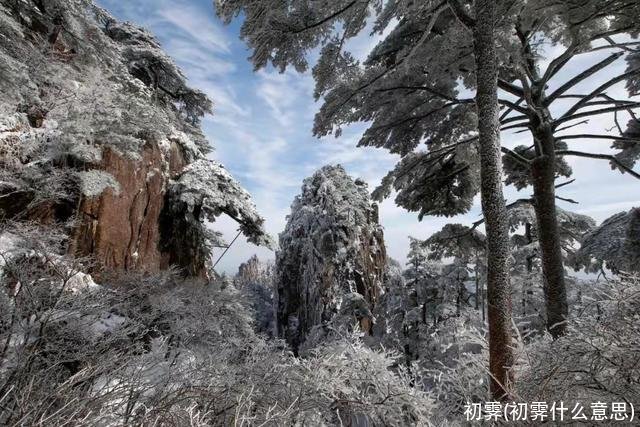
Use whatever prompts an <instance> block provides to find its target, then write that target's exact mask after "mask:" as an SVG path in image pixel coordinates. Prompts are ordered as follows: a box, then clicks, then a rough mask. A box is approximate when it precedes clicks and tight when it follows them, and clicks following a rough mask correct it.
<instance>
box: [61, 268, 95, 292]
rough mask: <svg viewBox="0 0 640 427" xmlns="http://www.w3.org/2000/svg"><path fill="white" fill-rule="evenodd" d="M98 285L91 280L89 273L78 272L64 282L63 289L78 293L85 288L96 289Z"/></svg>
mask: <svg viewBox="0 0 640 427" xmlns="http://www.w3.org/2000/svg"><path fill="white" fill-rule="evenodd" d="M99 287H100V285H98V284H97V283H96V282H94V281H93V277H91V275H90V274H86V273H83V272H78V273H76V274H74V275H73V276H72V277H71V278H70V279H69V280H68V281H67V283H66V286H65V290H66V291H68V292H71V293H74V294H75V293H80V292H84V291H86V290H92V289H98V288H99Z"/></svg>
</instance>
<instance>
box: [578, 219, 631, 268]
mask: <svg viewBox="0 0 640 427" xmlns="http://www.w3.org/2000/svg"><path fill="white" fill-rule="evenodd" d="M639 260H640V209H638V208H633V209H631V210H630V211H628V212H620V213H617V214H615V215H613V216H612V217H610V218H607V219H606V220H604V221H603V223H602V224H600V225H599V226H598V227H596V228H595V229H594V230H592V231H590V232H589V233H587V234H586V235H585V236H584V237H583V238H582V240H581V247H580V249H579V250H578V252H577V253H576V255H575V267H576V268H583V267H584V268H585V269H586V270H587V271H592V272H599V271H601V270H602V268H603V267H606V268H608V269H610V270H612V271H614V272H619V271H627V272H632V271H638V269H639V268H640V267H639V266H640V264H639V263H638V261H639Z"/></svg>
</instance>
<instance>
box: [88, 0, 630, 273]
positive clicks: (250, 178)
mask: <svg viewBox="0 0 640 427" xmlns="http://www.w3.org/2000/svg"><path fill="white" fill-rule="evenodd" d="M98 2H99V4H100V5H102V6H103V7H105V8H106V9H108V10H109V11H110V12H111V13H112V14H114V15H115V16H116V17H117V18H119V19H121V20H128V21H132V22H135V23H136V24H139V25H141V26H144V27H147V28H149V29H150V30H151V31H152V32H153V33H154V34H155V35H156V36H157V37H158V39H159V40H160V42H161V43H162V45H163V47H164V49H165V50H166V51H167V52H168V53H169V54H170V55H171V56H172V57H173V58H174V59H175V61H176V62H177V63H178V64H179V65H180V66H181V68H182V69H183V71H184V72H185V74H186V75H187V77H188V78H189V82H190V85H191V86H193V87H196V88H198V89H200V90H203V91H204V92H206V93H207V94H208V95H209V97H210V98H211V99H212V100H213V102H214V115H213V116H211V117H207V118H206V119H205V120H204V123H203V128H204V131H205V133H206V134H207V136H208V137H209V140H210V142H211V144H212V145H213V147H214V148H215V151H214V153H213V154H212V157H213V158H215V159H216V160H218V161H220V162H222V163H223V164H224V165H225V166H226V167H227V169H228V170H229V171H230V172H231V173H232V174H233V175H234V176H235V177H236V178H237V179H238V180H239V181H240V182H241V183H242V184H243V185H244V187H245V188H246V189H247V190H248V191H249V192H250V193H251V194H252V196H253V198H254V201H255V203H256V205H257V207H258V210H259V211H260V212H261V214H262V215H263V216H264V217H265V218H266V221H267V223H266V225H267V229H268V231H269V232H270V233H272V235H274V236H277V234H278V233H279V232H280V231H282V230H283V229H284V225H285V221H286V218H285V217H286V215H287V214H288V213H289V207H290V205H291V202H292V201H293V198H294V197H295V195H296V194H298V193H299V191H300V186H301V184H302V180H303V179H304V178H305V177H308V176H310V175H311V174H312V173H313V172H314V171H315V170H317V169H318V168H320V167H322V166H323V165H325V164H336V163H340V164H342V165H343V166H344V167H345V168H346V169H347V171H348V172H349V173H350V174H351V175H353V176H354V177H360V178H363V179H364V180H365V181H367V182H368V183H369V186H370V189H371V190H373V188H375V186H377V185H378V183H379V182H380V179H381V178H382V177H383V176H384V175H385V174H386V173H387V172H388V171H389V170H390V169H391V168H392V167H393V165H394V164H395V162H396V160H397V158H396V157H395V156H393V155H391V154H389V153H388V152H386V151H384V150H380V149H375V148H356V143H357V141H358V139H359V136H360V134H361V133H362V131H363V130H364V129H365V126H364V125H357V126H353V127H351V128H349V129H347V130H345V132H344V133H343V135H342V136H341V137H340V138H339V139H335V138H333V137H329V138H323V139H320V140H319V139H317V138H314V137H313V136H312V134H311V129H312V126H313V117H314V114H315V112H316V111H317V110H318V108H319V107H320V104H319V103H315V102H314V99H313V80H312V78H311V76H310V75H309V74H298V73H296V72H294V71H287V72H286V73H284V74H279V73H278V72H276V71H274V70H272V69H268V70H264V71H259V72H254V71H253V67H252V65H251V64H250V63H249V61H248V60H247V57H248V56H249V55H250V52H249V51H248V49H247V47H246V46H245V45H244V43H243V42H242V41H240V40H239V38H238V34H239V24H238V22H234V23H233V24H231V25H229V26H224V25H223V24H222V22H220V21H219V20H218V19H217V18H216V16H215V13H214V9H213V6H212V3H213V2H212V1H211V0H137V1H128V0H99V1H98ZM374 43H375V40H372V39H370V38H368V37H364V38H361V39H356V40H354V41H353V42H352V43H351V46H350V48H351V50H352V51H353V52H354V53H355V54H356V56H363V55H364V54H365V53H366V52H367V51H368V50H369V48H370V47H371V46H373V45H374ZM604 54H605V55H606V52H605V53H604ZM596 59H597V56H595V55H594V56H589V55H586V56H582V57H580V58H579V59H578V60H577V61H575V63H571V64H569V66H568V67H567V68H566V70H565V71H564V73H566V74H567V78H568V77H570V76H572V75H574V74H575V73H576V70H577V72H580V71H581V70H582V69H583V67H582V66H581V64H579V62H582V61H584V62H585V63H592V62H593V61H594V60H596ZM615 66H616V67H623V66H624V64H623V63H620V64H616V65H615ZM561 77H562V76H561ZM586 89H588V88H585V90H586ZM612 92H618V93H619V94H620V95H624V92H623V88H622V86H620V87H616V88H614V89H613V91H612ZM612 92H610V94H612ZM599 120H600V121H595V122H594V121H592V122H591V123H589V124H587V125H585V126H584V128H585V129H583V130H589V129H591V130H598V129H600V130H601V129H604V128H608V127H610V126H611V125H612V123H610V122H611V120H610V119H609V118H601V119H599ZM624 122H625V123H626V118H625V120H624ZM590 133H596V132H590ZM598 133H601V132H598ZM503 138H504V140H505V143H506V144H507V145H508V146H515V145H518V144H520V143H526V142H527V140H528V136H526V135H524V134H519V135H515V134H512V135H505V136H503ZM580 144H582V145H581V146H574V148H579V149H580V150H583V151H592V152H596V151H598V152H606V151H607V146H608V144H607V143H606V142H602V141H598V142H596V141H591V142H581V143H580ZM571 164H572V166H573V168H574V172H575V174H574V175H575V177H576V178H577V181H576V182H575V183H574V184H572V185H570V186H567V187H564V188H563V189H562V191H561V193H560V195H561V196H563V197H567V198H572V199H574V200H577V201H579V202H580V204H579V205H569V204H567V203H564V202H559V204H560V206H562V207H563V208H565V209H570V210H574V211H577V212H580V213H585V214H588V215H591V216H593V217H594V218H595V219H596V220H598V221H601V220H603V219H604V218H606V217H608V216H610V215H612V214H614V213H616V212H620V211H622V210H627V209H629V208H630V207H632V206H634V205H636V206H637V205H640V202H639V201H640V182H639V181H637V180H634V179H633V178H631V177H629V176H628V175H624V176H623V175H621V174H620V173H617V172H613V171H611V170H610V167H609V165H608V164H607V162H606V161H602V160H590V159H577V160H575V158H574V159H572V160H571ZM524 193H525V194H520V195H518V194H516V193H515V191H513V190H512V189H508V190H507V192H506V194H507V196H508V198H510V199H515V198H518V197H523V196H526V195H528V194H529V192H528V191H525V192H524ZM479 212H480V208H479V203H476V204H475V206H474V208H473V209H472V211H471V212H470V213H469V214H467V215H464V216H459V217H456V218H454V219H451V218H433V217H428V218H425V219H424V220H423V221H422V222H418V220H417V216H416V215H415V214H411V213H407V212H405V211H403V210H402V209H400V208H398V207H396V206H395V205H394V203H393V200H392V199H391V200H387V201H385V202H384V203H383V204H382V205H381V209H380V220H381V223H382V225H383V226H384V228H385V240H386V243H387V247H388V252H389V254H390V255H391V256H392V257H393V258H395V259H397V260H399V261H401V262H404V261H405V259H406V252H407V250H408V237H407V236H409V235H411V236H415V237H418V238H426V237H428V236H429V235H430V234H431V233H433V232H434V231H436V230H438V229H439V228H441V227H442V226H443V225H444V224H445V223H447V222H460V223H469V222H472V221H475V220H477V219H478V217H479ZM215 228H216V229H218V230H220V231H222V232H223V233H224V234H225V236H226V237H227V240H229V241H230V240H231V239H233V237H234V236H235V230H236V229H237V226H236V224H235V223H233V221H231V220H227V219H220V220H219V221H217V222H216V224H215ZM254 253H255V254H257V255H258V256H259V257H260V258H263V259H267V258H272V257H273V253H271V252H270V251H268V250H266V249H264V248H258V247H256V246H254V245H252V244H250V243H247V242H246V241H244V240H242V239H239V240H238V241H237V242H236V244H234V246H233V247H232V248H231V249H230V251H229V252H228V253H227V254H226V255H225V257H224V258H223V259H222V261H221V262H220V264H219V265H218V267H217V268H216V269H217V270H218V271H226V272H228V273H235V271H237V267H238V265H239V263H241V262H243V261H245V260H246V259H248V258H249V257H250V256H251V255H253V254H254Z"/></svg>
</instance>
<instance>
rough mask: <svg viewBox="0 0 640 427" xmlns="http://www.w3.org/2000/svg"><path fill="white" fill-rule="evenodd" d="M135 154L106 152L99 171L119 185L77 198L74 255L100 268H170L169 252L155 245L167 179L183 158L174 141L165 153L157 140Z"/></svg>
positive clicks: (73, 242) (183, 164)
mask: <svg viewBox="0 0 640 427" xmlns="http://www.w3.org/2000/svg"><path fill="white" fill-rule="evenodd" d="M140 157H141V158H139V159H129V158H126V157H124V156H122V155H120V154H118V153H116V152H115V151H113V150H110V149H107V150H105V153H104V155H103V157H102V162H101V164H100V165H99V169H100V170H102V171H104V172H106V173H108V174H110V175H111V176H113V178H114V179H115V181H116V182H117V184H118V185H117V187H115V188H113V187H109V188H106V189H105V190H104V191H102V192H101V193H100V194H98V195H96V196H91V195H88V196H83V197H82V199H81V200H80V202H79V206H78V225H77V227H76V228H75V230H74V233H73V238H72V249H71V250H72V251H73V252H74V253H75V254H77V255H90V256H92V257H93V258H94V259H95V260H96V261H97V262H98V263H99V264H100V265H101V266H104V267H107V268H114V269H122V270H142V271H147V272H157V271H159V270H161V269H166V268H167V267H168V266H169V257H170V254H166V253H165V254H163V253H162V251H161V248H160V240H161V229H160V226H159V221H160V214H161V212H162V210H163V208H164V204H165V193H166V189H167V186H168V185H169V179H171V178H175V177H176V176H177V175H178V174H179V173H180V171H181V170H182V168H183V167H184V166H185V165H186V161H185V159H184V155H183V154H182V150H181V148H180V147H179V146H178V145H177V144H176V143H175V142H171V143H170V145H169V150H167V151H166V152H164V153H163V152H162V150H161V149H160V146H159V145H158V144H156V143H150V144H148V145H146V146H145V147H144V148H143V150H142V155H141V156H140ZM166 232H168V233H170V232H172V230H166ZM181 267H190V266H186V265H183V266H181ZM202 267H204V266H199V267H196V266H192V268H191V270H196V271H197V270H199V269H200V268H202Z"/></svg>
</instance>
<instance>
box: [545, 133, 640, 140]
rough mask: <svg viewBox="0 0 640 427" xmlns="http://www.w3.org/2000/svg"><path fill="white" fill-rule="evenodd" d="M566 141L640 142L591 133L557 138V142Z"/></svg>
mask: <svg viewBox="0 0 640 427" xmlns="http://www.w3.org/2000/svg"><path fill="white" fill-rule="evenodd" d="M565 139H607V140H613V141H628V142H640V139H639V138H629V137H625V136H616V135H598V134H591V133H581V134H575V135H562V136H559V137H557V138H556V141H562V140H565Z"/></svg>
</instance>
